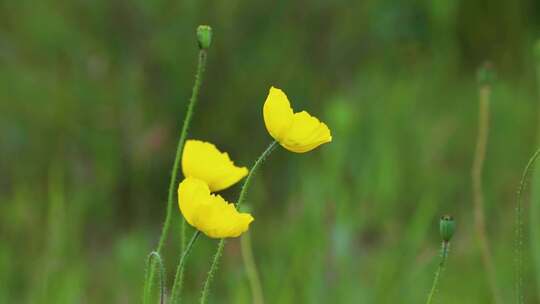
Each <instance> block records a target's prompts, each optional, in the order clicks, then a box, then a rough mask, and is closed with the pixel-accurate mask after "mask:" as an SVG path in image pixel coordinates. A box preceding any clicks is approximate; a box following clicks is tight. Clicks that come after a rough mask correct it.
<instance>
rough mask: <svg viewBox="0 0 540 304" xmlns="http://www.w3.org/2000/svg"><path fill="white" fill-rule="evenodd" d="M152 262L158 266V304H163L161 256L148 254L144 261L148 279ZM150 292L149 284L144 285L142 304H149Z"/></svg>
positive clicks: (163, 276) (163, 271) (154, 252)
mask: <svg viewBox="0 0 540 304" xmlns="http://www.w3.org/2000/svg"><path fill="white" fill-rule="evenodd" d="M154 261H155V263H157V264H158V266H159V303H161V304H163V303H164V301H165V268H164V267H163V261H162V259H161V256H160V255H159V253H157V252H156V251H152V252H150V254H149V255H148V258H147V259H146V276H147V277H148V276H149V275H150V267H151V265H153V263H154ZM151 292H152V291H151V286H150V284H145V286H144V295H143V303H144V304H146V303H150V294H151Z"/></svg>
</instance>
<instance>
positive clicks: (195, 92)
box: [145, 26, 207, 290]
mask: <svg viewBox="0 0 540 304" xmlns="http://www.w3.org/2000/svg"><path fill="white" fill-rule="evenodd" d="M200 29H201V26H199V28H198V29H197V34H199V32H200ZM206 57H207V53H206V48H203V47H201V42H200V41H199V56H198V63H197V72H196V74H195V83H194V84H193V89H192V91H191V98H190V100H189V104H188V107H187V112H186V116H185V118H184V124H183V125H182V131H181V133H180V139H179V140H178V144H177V146H176V154H175V157H174V163H173V166H172V168H171V179H170V181H169V191H168V195H167V211H166V214H165V221H164V223H163V227H162V229H161V235H160V237H159V242H158V246H157V249H156V252H157V253H158V254H162V251H163V247H164V245H165V241H166V240H167V237H168V235H169V230H170V227H171V222H172V210H173V202H174V193H175V188H176V185H177V178H178V171H179V167H180V159H181V157H182V151H183V148H184V143H185V142H186V138H187V134H188V130H189V125H190V124H191V120H192V117H193V112H194V110H195V106H196V104H197V100H198V97H199V91H200V88H201V85H202V81H203V75H204V71H205V69H206ZM185 243H186V223H185V220H184V219H183V218H182V228H181V252H184V251H185V248H186V244H185ZM155 266H156V265H155V264H154V263H152V265H151V266H150V275H149V277H148V280H147V281H146V282H145V290H146V288H150V289H151V288H152V284H153V283H152V282H153V280H154V274H155ZM147 284H149V285H150V286H149V287H146V285H147Z"/></svg>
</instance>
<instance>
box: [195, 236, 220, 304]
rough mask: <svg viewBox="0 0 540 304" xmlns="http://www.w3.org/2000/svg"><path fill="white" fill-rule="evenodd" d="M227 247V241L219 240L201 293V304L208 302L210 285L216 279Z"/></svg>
mask: <svg viewBox="0 0 540 304" xmlns="http://www.w3.org/2000/svg"><path fill="white" fill-rule="evenodd" d="M224 247H225V239H221V240H219V244H218V247H217V250H216V253H215V254H214V257H213V258H212V265H211V266H210V270H209V271H208V275H207V276H206V280H205V281H204V286H203V289H202V292H201V299H200V301H199V303H201V304H203V303H206V301H208V293H209V292H210V283H212V279H213V278H214V275H215V273H216V271H217V268H218V265H219V260H220V259H221V256H222V255H223V248H224Z"/></svg>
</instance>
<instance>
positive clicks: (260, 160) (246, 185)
mask: <svg viewBox="0 0 540 304" xmlns="http://www.w3.org/2000/svg"><path fill="white" fill-rule="evenodd" d="M277 145H278V142H277V141H275V140H274V141H273V142H272V143H271V144H270V145H268V147H267V148H266V150H264V152H263V153H262V154H261V156H259V158H258V159H257V160H256V161H255V163H254V164H253V167H251V170H249V174H248V176H247V177H246V181H245V182H244V185H243V186H242V189H241V190H240V195H239V196H238V201H236V208H239V207H240V205H241V204H242V203H243V202H244V200H245V199H246V194H247V190H248V188H249V185H250V183H251V178H253V175H254V174H255V172H256V171H257V169H259V167H260V166H261V165H262V163H263V162H264V161H265V160H266V158H267V157H268V155H270V153H272V151H274V149H275V148H276V147H277Z"/></svg>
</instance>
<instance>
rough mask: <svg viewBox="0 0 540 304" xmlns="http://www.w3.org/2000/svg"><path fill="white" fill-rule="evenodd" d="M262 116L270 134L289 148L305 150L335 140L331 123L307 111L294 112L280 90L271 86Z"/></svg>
mask: <svg viewBox="0 0 540 304" xmlns="http://www.w3.org/2000/svg"><path fill="white" fill-rule="evenodd" d="M263 116H264V122H265V125H266V129H267V130H268V132H269V133H270V135H271V136H272V137H273V138H274V139H275V140H277V141H278V142H279V143H280V144H281V146H283V147H284V148H285V149H287V150H289V151H292V152H296V153H304V152H308V151H311V150H313V149H315V148H317V147H318V146H320V145H322V144H324V143H327V142H330V141H332V135H331V133H330V129H329V128H328V126H327V125H326V124H325V123H323V122H321V121H319V120H318V119H317V118H316V117H313V116H311V115H310V114H309V113H307V112H306V111H302V112H299V113H294V111H293V109H292V108H291V104H290V102H289V99H288V98H287V95H285V93H284V92H283V91H282V90H280V89H277V88H274V87H271V88H270V92H269V93H268V97H267V98H266V101H265V103H264V107H263Z"/></svg>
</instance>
